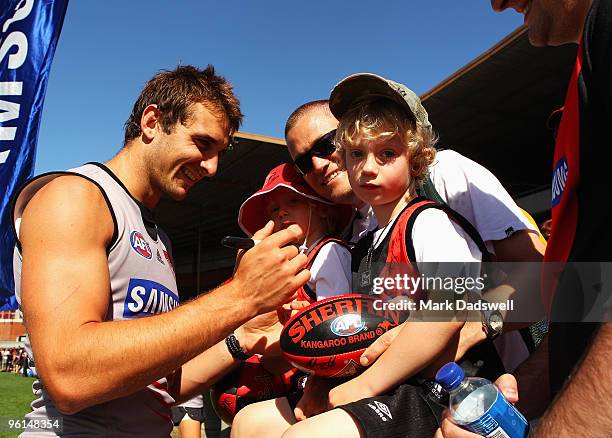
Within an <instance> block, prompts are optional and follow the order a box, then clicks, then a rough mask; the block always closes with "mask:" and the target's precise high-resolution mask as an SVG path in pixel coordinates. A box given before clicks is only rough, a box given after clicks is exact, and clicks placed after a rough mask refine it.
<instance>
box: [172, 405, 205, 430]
mask: <svg viewBox="0 0 612 438" xmlns="http://www.w3.org/2000/svg"><path fill="white" fill-rule="evenodd" d="M171 410H172V423H173V424H174V425H175V426H178V425H179V423H180V422H181V421H182V420H183V418H184V417H185V415H189V418H191V419H192V420H195V421H199V422H200V423H203V422H204V408H186V407H183V406H172V409H171Z"/></svg>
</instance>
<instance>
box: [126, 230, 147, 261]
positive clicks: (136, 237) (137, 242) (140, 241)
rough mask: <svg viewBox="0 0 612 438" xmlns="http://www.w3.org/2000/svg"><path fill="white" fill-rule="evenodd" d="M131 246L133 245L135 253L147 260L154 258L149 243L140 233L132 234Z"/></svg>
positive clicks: (134, 232)
mask: <svg viewBox="0 0 612 438" xmlns="http://www.w3.org/2000/svg"><path fill="white" fill-rule="evenodd" d="M130 245H132V248H133V249H134V251H136V252H137V253H138V254H140V255H141V256H143V257H144V258H145V259H150V258H151V257H153V253H152V252H151V247H150V246H149V242H147V241H146V239H145V238H144V236H143V235H142V233H141V232H140V231H132V234H130Z"/></svg>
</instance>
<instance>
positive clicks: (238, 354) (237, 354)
mask: <svg viewBox="0 0 612 438" xmlns="http://www.w3.org/2000/svg"><path fill="white" fill-rule="evenodd" d="M225 345H227V349H228V350H229V352H230V354H231V355H232V357H233V358H234V359H238V360H241V361H245V360H247V359H248V358H249V357H251V356H249V355H248V354H247V353H246V352H245V351H244V349H243V348H242V347H241V346H240V342H238V338H236V335H235V334H233V333H231V334H230V335H229V336H228V337H227V338H225Z"/></svg>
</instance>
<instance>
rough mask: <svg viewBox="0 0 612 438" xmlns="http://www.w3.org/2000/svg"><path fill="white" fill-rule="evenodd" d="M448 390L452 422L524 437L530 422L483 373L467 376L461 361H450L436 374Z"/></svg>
mask: <svg viewBox="0 0 612 438" xmlns="http://www.w3.org/2000/svg"><path fill="white" fill-rule="evenodd" d="M436 380H437V381H438V383H440V385H442V386H443V387H444V389H446V390H447V391H448V393H449V405H450V414H451V419H452V420H453V422H454V423H455V424H457V425H459V426H461V427H463V428H464V429H467V430H469V431H471V432H474V433H476V434H479V435H482V436H485V437H488V438H524V437H526V436H527V435H528V433H529V423H528V422H527V420H526V419H525V417H523V415H522V414H521V413H520V412H519V411H518V410H517V409H516V408H515V407H514V406H512V405H511V404H510V403H508V401H507V400H506V398H505V397H504V396H503V394H502V393H501V392H499V390H498V389H497V387H496V386H495V385H494V384H493V383H491V382H490V381H488V380H487V379H482V378H480V377H465V373H464V372H463V370H462V369H461V367H460V366H459V365H457V364H456V363H454V362H449V363H447V364H446V365H444V366H443V367H442V368H440V370H439V371H438V373H437V374H436Z"/></svg>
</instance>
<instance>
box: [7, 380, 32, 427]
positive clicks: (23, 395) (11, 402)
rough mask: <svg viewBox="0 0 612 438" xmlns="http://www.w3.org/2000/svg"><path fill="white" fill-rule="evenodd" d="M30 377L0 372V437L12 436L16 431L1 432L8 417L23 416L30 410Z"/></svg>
mask: <svg viewBox="0 0 612 438" xmlns="http://www.w3.org/2000/svg"><path fill="white" fill-rule="evenodd" d="M32 382H34V379H33V378H31V377H22V376H21V375H18V374H13V373H0V417H1V418H0V421H2V423H3V424H0V438H9V437H10V438H12V437H16V436H18V435H19V433H17V432H2V431H3V430H6V429H7V424H6V423H7V421H8V418H23V416H24V415H25V414H27V413H28V412H30V403H31V402H32V400H34V398H35V397H34V394H33V393H32Z"/></svg>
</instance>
